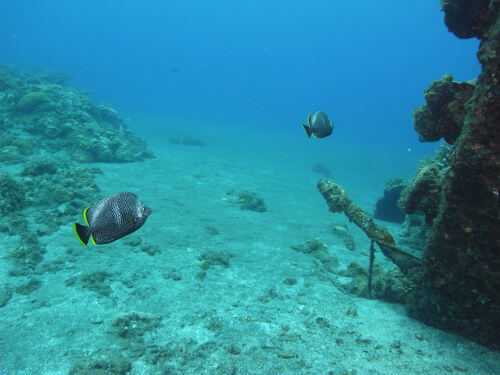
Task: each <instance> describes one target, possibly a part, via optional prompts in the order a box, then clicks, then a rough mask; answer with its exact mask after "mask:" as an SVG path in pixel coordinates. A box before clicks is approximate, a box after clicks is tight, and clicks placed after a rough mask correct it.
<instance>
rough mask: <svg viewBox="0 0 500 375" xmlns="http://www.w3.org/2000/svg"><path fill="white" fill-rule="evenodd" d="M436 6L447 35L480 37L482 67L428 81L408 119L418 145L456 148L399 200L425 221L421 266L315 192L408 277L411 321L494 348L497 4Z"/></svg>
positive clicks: (499, 177)
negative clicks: (469, 75)
mask: <svg viewBox="0 0 500 375" xmlns="http://www.w3.org/2000/svg"><path fill="white" fill-rule="evenodd" d="M441 4H442V6H443V10H444V12H445V23H446V25H447V26H448V28H449V30H450V31H451V32H453V33H454V34H455V35H456V36H457V37H459V38H471V37H477V38H479V39H481V44H480V47H479V51H478V54H477V55H478V58H479V61H480V62H481V65H482V68H483V70H482V73H481V74H480V75H479V77H478V78H477V80H474V81H473V82H455V81H454V80H453V78H452V77H451V76H449V75H448V76H445V77H443V78H442V79H441V80H439V81H436V82H434V83H432V84H431V86H430V88H429V89H428V90H426V91H425V99H426V104H424V105H423V106H422V107H420V108H418V109H416V110H415V112H414V119H415V122H414V125H415V130H416V131H417V132H418V134H419V136H420V139H421V140H422V141H429V142H430V141H437V140H439V139H441V138H444V140H445V141H446V142H447V143H448V144H449V145H453V146H447V147H445V148H444V151H443V152H442V154H443V155H444V156H443V155H441V156H443V157H441V158H439V157H436V158H434V159H433V160H428V161H427V162H423V163H422V164H421V167H420V168H419V170H418V171H417V172H416V174H415V176H414V178H413V181H412V182H411V183H410V185H409V186H408V187H406V188H405V189H404V191H403V193H402V197H401V199H400V201H399V204H400V206H401V207H402V208H403V209H404V210H405V211H406V212H407V213H413V212H420V213H423V214H425V221H426V223H427V226H428V228H429V229H428V237H427V239H426V242H425V246H424V249H423V256H422V259H421V260H420V259H418V260H417V259H414V258H413V257H412V256H410V255H409V254H405V253H404V252H401V251H400V249H399V248H398V247H397V246H396V244H395V243H394V241H393V240H392V237H391V236H390V234H389V233H387V232H386V231H384V230H382V229H380V228H378V227H376V226H375V224H374V223H373V221H372V220H371V219H370V218H369V217H367V215H366V214H365V213H364V212H362V210H361V209H359V207H357V206H355V205H354V204H353V202H352V201H351V200H350V199H349V198H348V197H347V195H346V194H345V191H344V190H343V189H342V188H340V187H339V186H338V185H336V184H334V183H333V182H331V181H328V180H322V181H320V182H319V183H318V188H319V190H320V192H321V193H322V194H323V196H324V197H325V199H326V201H327V204H328V206H329V207H330V210H331V211H333V212H344V213H345V214H346V215H347V216H348V217H349V218H350V220H351V221H353V222H354V223H355V224H357V225H358V226H360V228H361V229H363V230H364V231H365V233H367V235H368V236H369V237H370V239H371V240H372V244H373V243H376V244H378V245H379V247H380V248H381V250H382V251H383V253H384V254H385V255H386V256H387V257H388V258H389V259H391V260H392V261H393V262H394V263H395V264H396V265H397V266H398V267H399V268H400V269H401V271H402V272H403V273H404V274H405V275H406V277H407V278H408V280H409V281H410V282H411V284H412V288H411V291H410V292H409V293H407V294H406V295H405V304H406V306H407V308H408V311H409V313H410V315H411V316H413V317H415V318H417V319H420V320H422V321H424V322H426V323H428V324H431V325H434V326H436V327H439V328H441V329H445V330H448V331H453V332H456V333H459V334H461V335H464V336H466V337H469V338H470V339H473V340H475V341H478V342H480V343H482V344H485V345H488V346H491V347H494V348H500V220H499V219H500V210H499V196H498V194H499V189H500V146H499V142H500V98H499V94H500V82H499V80H500V9H499V8H500V1H498V0H490V1H489V0H467V1H466V0H455V1H453V0H449V1H441ZM440 159H442V160H443V162H442V163H441V162H440Z"/></svg>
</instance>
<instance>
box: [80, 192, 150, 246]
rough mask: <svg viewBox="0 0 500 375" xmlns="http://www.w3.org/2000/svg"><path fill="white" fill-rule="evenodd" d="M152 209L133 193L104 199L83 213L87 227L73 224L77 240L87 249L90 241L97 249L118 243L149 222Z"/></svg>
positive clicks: (119, 194) (118, 194) (114, 195)
mask: <svg viewBox="0 0 500 375" xmlns="http://www.w3.org/2000/svg"><path fill="white" fill-rule="evenodd" d="M149 214H151V209H150V208H148V207H146V206H145V205H144V204H143V203H142V202H141V201H140V200H139V199H138V198H137V196H136V195H135V194H133V193H117V194H113V195H110V196H109V197H107V198H103V199H101V200H100V201H98V202H95V203H94V204H92V205H91V206H89V207H87V208H86V209H85V211H83V218H84V219H85V223H87V225H88V226H85V225H81V224H78V223H73V229H74V231H75V234H76V237H77V238H78V240H79V241H80V242H81V243H82V245H84V246H87V243H88V242H89V238H90V239H91V240H92V243H93V244H94V245H99V244H104V243H109V242H113V241H116V240H117V239H119V238H122V237H124V236H126V235H127V234H130V233H132V232H134V231H136V230H137V229H139V228H140V227H142V225H143V224H144V223H145V222H146V219H147V218H148V216H149Z"/></svg>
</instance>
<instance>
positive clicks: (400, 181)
mask: <svg viewBox="0 0 500 375" xmlns="http://www.w3.org/2000/svg"><path fill="white" fill-rule="evenodd" d="M407 185H408V181H406V180H405V179H404V178H392V179H390V180H389V181H387V183H386V184H385V189H384V196H383V197H382V198H380V199H379V200H378V201H377V203H376V204H375V212H374V214H373V217H374V218H375V219H379V220H385V221H392V222H394V223H402V222H403V221H404V220H405V213H404V212H403V211H402V210H401V209H400V208H399V207H398V199H399V197H400V195H401V191H402V190H403V189H404V188H405V187H406V186H407Z"/></svg>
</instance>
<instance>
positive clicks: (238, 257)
mask: <svg viewBox="0 0 500 375" xmlns="http://www.w3.org/2000/svg"><path fill="white" fill-rule="evenodd" d="M231 136H232V135H231V134H228V135H226V138H224V139H222V138H217V137H212V138H210V137H206V138H208V139H205V140H206V147H188V146H184V145H182V144H173V143H171V142H169V140H168V137H167V136H158V137H150V139H149V140H148V142H149V144H150V147H151V149H152V150H153V152H154V153H155V155H156V158H154V159H150V160H147V161H145V162H141V163H131V164H98V165H97V166H98V167H99V168H101V170H102V171H103V172H104V173H103V175H98V176H97V178H96V180H97V183H98V185H99V187H100V189H101V193H102V196H103V197H104V196H106V195H109V194H112V193H115V192H118V191H131V192H134V193H136V194H137V195H138V196H139V198H140V199H141V200H142V201H143V202H145V203H146V204H147V205H148V206H150V207H151V208H152V209H153V213H152V214H151V216H150V217H149V218H148V220H147V222H146V224H145V225H144V227H143V228H141V229H140V230H139V231H137V232H136V233H133V234H132V235H130V236H129V237H127V238H124V239H121V240H118V241H116V242H114V243H112V244H108V245H103V246H92V245H90V246H88V247H86V248H85V247H83V246H81V245H80V244H79V243H78V241H77V240H76V238H75V237H74V235H73V233H72V228H71V223H68V225H67V226H64V227H61V228H60V230H59V231H57V232H56V233H53V235H51V236H50V237H42V238H41V239H40V241H41V243H42V244H43V245H44V246H45V247H46V250H47V253H46V254H45V256H44V261H43V262H44V263H46V265H47V266H46V267H45V269H47V270H48V271H47V272H44V273H43V274H40V275H34V276H33V278H35V279H37V280H38V281H40V284H39V287H38V288H37V289H36V290H34V291H33V292H31V293H26V294H20V293H14V294H13V295H12V298H11V299H10V300H9V301H8V303H7V304H6V305H5V306H4V307H2V308H0V374H1V375H3V374H8V375H21V374H54V375H55V374H67V373H69V372H70V371H73V373H74V374H84V373H85V374H101V373H102V374H105V373H109V374H115V373H116V374H120V373H121V374H125V373H128V374H131V375H132V374H200V375H201V374H255V375H261V374H323V375H328V374H331V375H337V374H338V375H348V374H350V375H354V374H380V375H382V374H384V375H391V374H474V375H479V374H485V375H486V374H491V375H496V374H500V355H499V354H498V353H497V352H495V351H492V350H489V349H487V348H485V347H482V346H480V345H478V344H475V343H472V342H470V341H468V340H465V339H463V338H461V337H459V336H455V335H452V334H448V333H445V332H443V331H440V330H438V329H435V328H432V327H429V326H426V325H424V324H422V323H420V322H418V321H415V320H413V319H411V318H409V317H408V316H407V314H406V312H405V309H404V308H403V307H402V306H401V305H398V304H390V303H386V302H382V301H377V300H367V299H363V298H359V297H356V296H355V295H352V294H346V292H345V291H342V290H341V288H339V287H338V285H341V284H347V283H349V282H350V281H351V280H350V278H346V277H341V276H338V275H336V274H335V273H331V274H330V275H326V276H325V274H324V270H322V267H321V264H320V262H319V261H318V260H317V259H315V258H314V257H312V256H310V255H308V254H304V253H301V252H297V251H294V250H293V249H292V248H291V247H290V246H291V245H300V244H303V243H305V241H307V240H310V239H313V238H320V239H321V240H323V241H324V242H325V243H326V244H327V245H328V251H329V252H330V254H331V255H334V256H336V257H337V258H338V260H339V263H340V265H339V267H338V269H339V270H340V269H345V268H346V267H347V265H348V264H349V263H350V262H353V261H355V262H358V263H359V264H361V265H363V266H365V265H367V264H368V247H369V242H368V240H367V238H366V236H365V235H364V234H363V233H362V232H361V231H360V230H359V229H358V228H356V227H354V226H353V225H352V224H350V223H348V221H347V219H346V218H345V217H344V216H343V215H340V214H332V213H329V212H328V209H327V206H326V204H325V202H324V200H323V198H322V196H321V195H320V193H319V192H318V191H317V189H316V182H317V180H318V179H319V178H321V176H320V175H318V174H317V173H315V172H313V171H312V170H311V166H312V165H313V164H314V163H316V162H318V161H320V162H322V163H323V164H324V165H325V166H327V167H328V168H329V169H330V171H331V175H332V176H331V177H332V179H333V180H334V181H336V182H338V183H340V184H341V185H343V186H344V187H346V188H347V191H348V193H349V194H350V196H351V197H352V198H353V199H354V200H355V201H356V202H357V203H358V204H360V205H361V206H363V207H364V208H366V209H367V210H369V211H370V212H372V210H373V207H374V204H375V202H376V200H377V198H378V197H380V196H381V194H382V191H383V188H384V185H385V182H386V181H387V179H388V178H390V177H411V175H412V173H413V171H414V170H415V168H416V160H414V159H412V156H411V155H410V156H409V155H406V154H405V153H404V151H406V149H404V150H403V151H401V153H400V154H399V152H400V151H397V152H394V153H391V152H390V151H389V150H383V151H381V150H377V149H370V148H366V147H361V146H359V145H346V144H335V141H330V142H331V145H330V146H327V145H326V143H325V142H324V140H323V143H322V144H321V146H318V145H319V144H320V143H316V144H315V143H313V142H318V141H317V140H310V141H309V142H298V143H295V140H291V141H290V142H288V141H283V140H276V139H274V140H273V139H270V138H267V139H260V138H259V137H253V136H251V135H249V136H248V139H245V137H241V136H240V137H237V141H234V142H230V141H229V140H230V137H231ZM300 141H302V139H301V140H300ZM320 142H321V141H320ZM316 146H317V147H316ZM92 166H95V165H92ZM246 189H251V190H253V191H255V192H256V193H257V194H258V195H260V196H261V197H262V198H263V199H264V201H265V203H266V207H267V211H266V212H263V213H260V212H254V211H244V210H241V209H240V205H239V204H238V202H237V200H238V192H239V191H241V190H246ZM90 203H92V202H89V204H90ZM83 208H84V207H82V209H83ZM74 219H75V220H79V219H80V218H78V217H76V218H74ZM332 223H340V224H346V225H347V226H348V228H349V232H350V233H351V234H352V235H353V236H354V239H355V242H356V250H355V251H349V250H347V249H346V248H345V245H344V243H343V242H342V241H341V240H340V239H339V238H338V237H336V236H334V235H333V234H332V231H331V225H332ZM382 224H383V225H385V226H386V227H387V228H388V229H389V230H390V231H391V232H392V233H393V234H395V235H396V237H397V235H398V233H399V231H400V228H399V226H398V225H394V224H390V223H382ZM14 243H15V238H12V237H1V238H0V245H1V247H2V249H4V250H6V249H9V248H10V247H13V246H15V245H14ZM210 251H211V252H214V253H219V254H223V255H224V256H225V258H224V260H223V262H221V264H220V265H217V264H216V265H209V266H207V267H202V266H204V265H206V264H205V262H202V261H200V256H202V255H203V254H206V253H207V252H210ZM5 254H6V251H2V260H1V264H0V272H1V273H0V277H1V279H0V281H1V283H2V284H7V285H10V284H12V283H13V281H12V278H11V277H9V276H8V270H9V269H10V267H11V265H10V263H9V260H8V258H7V256H6V255H5ZM224 262H226V263H227V262H228V263H227V264H224ZM376 262H377V264H379V265H382V266H383V267H384V268H386V269H391V268H393V265H392V264H391V263H390V262H388V261H387V260H385V259H384V258H383V255H382V254H381V253H377V258H376ZM51 265H52V266H51ZM51 270H52V271H51ZM26 281H27V282H29V280H26ZM348 312H349V313H348ZM353 312H355V313H353ZM72 369H73V370H72ZM89 369H90V370H89ZM92 371H94V372H92ZM99 371H103V372H99Z"/></svg>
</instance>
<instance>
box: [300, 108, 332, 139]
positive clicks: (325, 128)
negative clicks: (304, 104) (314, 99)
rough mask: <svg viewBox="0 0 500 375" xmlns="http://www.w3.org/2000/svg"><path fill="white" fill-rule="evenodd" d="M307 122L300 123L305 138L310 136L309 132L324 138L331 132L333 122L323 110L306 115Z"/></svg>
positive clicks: (316, 136)
mask: <svg viewBox="0 0 500 375" xmlns="http://www.w3.org/2000/svg"><path fill="white" fill-rule="evenodd" d="M307 124H308V125H302V127H303V128H304V131H305V132H306V134H307V138H311V134H312V135H313V137H315V138H324V137H328V136H329V135H330V134H332V130H333V124H332V122H331V121H330V119H329V118H328V115H327V114H326V113H325V112H323V111H317V112H314V113H311V114H310V115H309V116H308V117H307Z"/></svg>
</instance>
